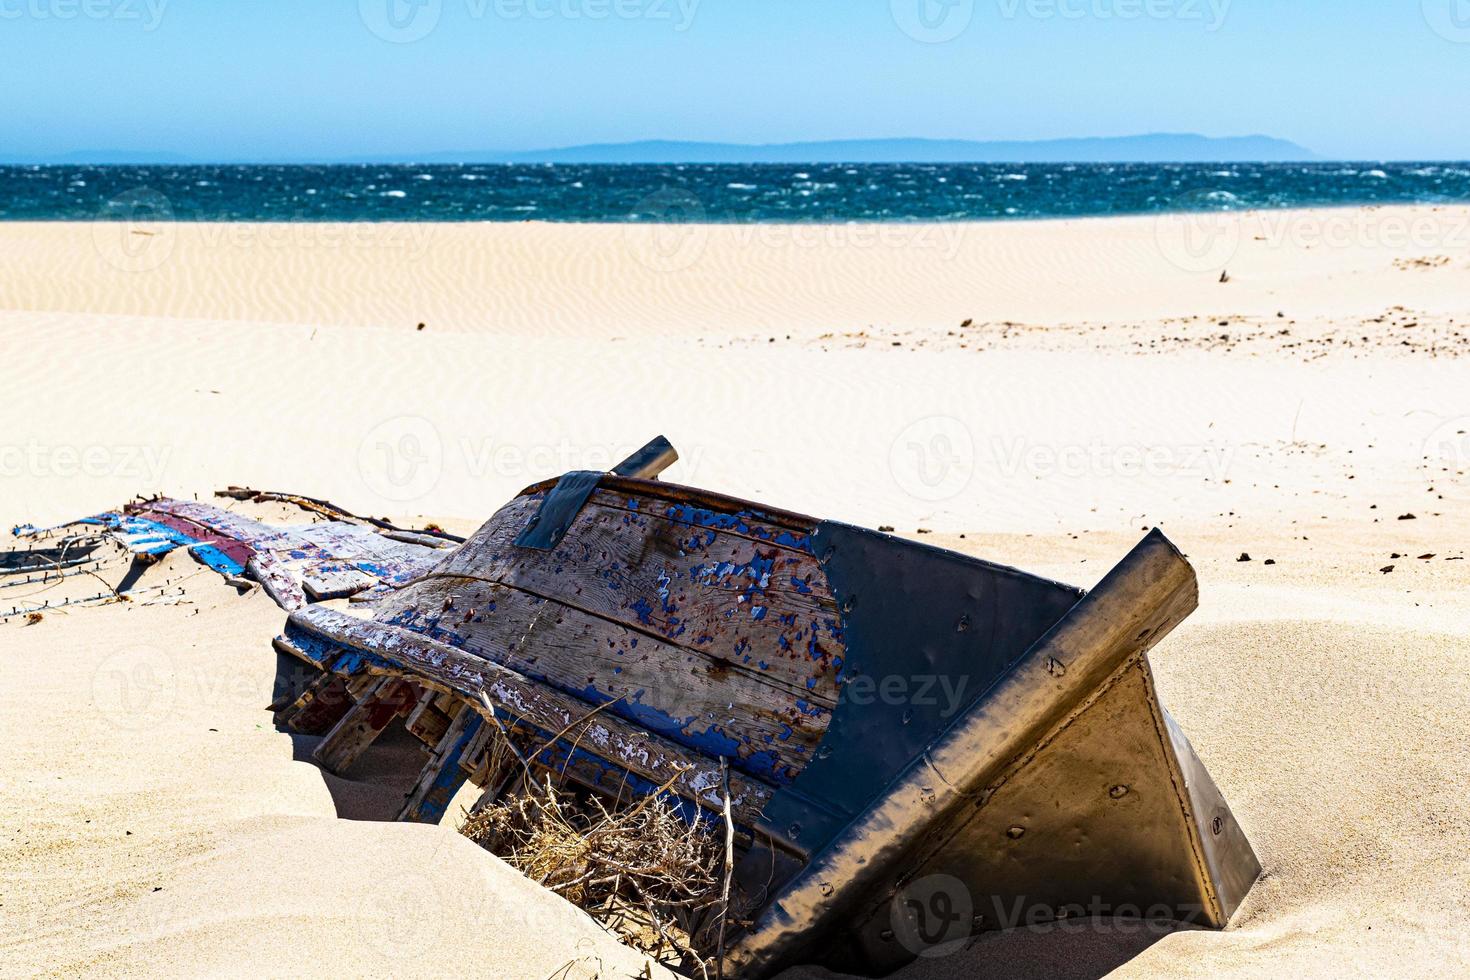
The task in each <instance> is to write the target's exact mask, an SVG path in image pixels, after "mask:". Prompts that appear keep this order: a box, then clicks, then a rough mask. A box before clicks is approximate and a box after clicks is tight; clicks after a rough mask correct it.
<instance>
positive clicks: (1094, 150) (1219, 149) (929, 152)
mask: <svg viewBox="0 0 1470 980" xmlns="http://www.w3.org/2000/svg"><path fill="white" fill-rule="evenodd" d="M1313 159H1316V154H1314V153H1312V151H1310V150H1308V149H1306V148H1304V147H1302V146H1298V145H1297V144H1295V143H1292V142H1289V141H1287V140H1281V139H1275V138H1273V137H1270V136H1232V137H1225V138H1214V137H1209V136H1200V135H1198V134H1196V133H1152V134H1148V135H1143V136H1115V137H1094V138H1084V139H1057V140H1025V141H1021V140H1012V141H1003V142H1002V141H997V142H978V141H973V140H927V139H879V140H831V141H827V142H816V143H768V144H759V145H747V144H742V143H687V142H677V141H671V140H647V141H643V142H638V143H604V144H594V145H589V146H569V147H563V148H560V149H550V150H531V151H526V152H518V153H470V152H458V153H434V154H429V155H420V156H418V157H416V158H415V159H414V160H413V162H414V163H450V162H453V163H1228V162H1246V161H1261V162H1272V161H1280V160H1313Z"/></svg>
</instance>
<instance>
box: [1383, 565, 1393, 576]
mask: <svg viewBox="0 0 1470 980" xmlns="http://www.w3.org/2000/svg"><path fill="white" fill-rule="evenodd" d="M1393 569H1394V566H1392V565H1384V566H1383V567H1382V568H1380V569H1379V571H1380V572H1382V573H1383V574H1385V575H1388V574H1390V573H1391V572H1393Z"/></svg>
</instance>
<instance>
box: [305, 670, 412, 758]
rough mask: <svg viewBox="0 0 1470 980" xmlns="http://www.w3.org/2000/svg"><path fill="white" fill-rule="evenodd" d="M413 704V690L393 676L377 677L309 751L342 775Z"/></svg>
mask: <svg viewBox="0 0 1470 980" xmlns="http://www.w3.org/2000/svg"><path fill="white" fill-rule="evenodd" d="M414 703H415V695H414V689H413V686H412V685H411V684H409V683H408V682H407V681H404V680H399V679H398V678H396V677H376V678H374V679H373V684H372V687H370V688H369V689H368V690H367V691H365V692H363V695H362V697H361V698H360V699H359V700H358V702H357V704H356V705H354V706H353V707H352V709H351V710H349V711H348V712H347V714H345V715H343V716H342V720H341V721H339V722H337V725H336V727H335V728H333V729H332V730H331V731H330V732H328V733H327V737H326V738H325V739H323V740H322V743H321V744H320V745H318V746H317V748H316V751H315V752H313V753H312V758H314V759H315V760H316V761H317V764H318V765H320V766H321V767H322V768H323V769H325V770H327V771H328V772H332V773H336V774H338V775H341V774H342V773H344V772H346V771H347V770H348V769H349V768H350V767H351V766H352V763H354V762H355V761H357V757H358V756H359V755H361V754H362V753H363V751H364V750H365V749H367V747H368V746H370V745H372V744H373V742H374V741H376V740H377V738H378V736H379V735H381V734H382V732H383V729H385V728H387V727H388V724H389V722H391V721H392V720H393V719H394V718H396V717H398V716H399V715H400V714H402V713H403V712H404V711H405V710H406V709H408V708H409V707H410V706H411V705H413V704H414Z"/></svg>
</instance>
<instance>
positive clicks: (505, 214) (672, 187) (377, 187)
mask: <svg viewBox="0 0 1470 980" xmlns="http://www.w3.org/2000/svg"><path fill="white" fill-rule="evenodd" d="M1466 201H1470V163H1393V164H1389V163H1362V164H1356V163H1317V164H1275V163H1272V164H1238V163H1237V164H1045V165H1029V166H1027V165H1016V164H908V165H906V164H860V165H833V164H821V165H815V164H814V165H808V166H793V165H786V164H761V165H735V164H721V165H708V166H702V165H677V166H676V165H669V166H646V165H627V166H606V165H598V166H593V165H566V164H562V165H556V166H521V165H498V164H487V165H464V166H379V165H371V166H330V167H308V166H258V165H252V166H236V165H229V166H188V167H184V166H158V167H141V166H117V167H97V166H59V167H17V166H9V167H0V220H11V221H20V220H44V221H50V220H83V221H91V220H96V219H99V218H100V219H115V220H138V221H146V220H179V221H389V220H399V221H525V220H539V221H714V222H749V221H780V222H787V221H964V220H974V219H986V218H1056V217H1083V216H1101V215H1113V214H1140V213H1151V212H1159V211H1198V210H1233V209H1244V208H1288V207H1307V206H1333V205H1359V204H1394V203H1449V202H1466Z"/></svg>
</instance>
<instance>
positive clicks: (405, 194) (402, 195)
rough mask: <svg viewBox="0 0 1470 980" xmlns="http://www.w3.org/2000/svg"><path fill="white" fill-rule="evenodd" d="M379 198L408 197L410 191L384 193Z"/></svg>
mask: <svg viewBox="0 0 1470 980" xmlns="http://www.w3.org/2000/svg"><path fill="white" fill-rule="evenodd" d="M378 196H379V197H407V196H408V191H384V192H383V193H381V194H379V195H378Z"/></svg>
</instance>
